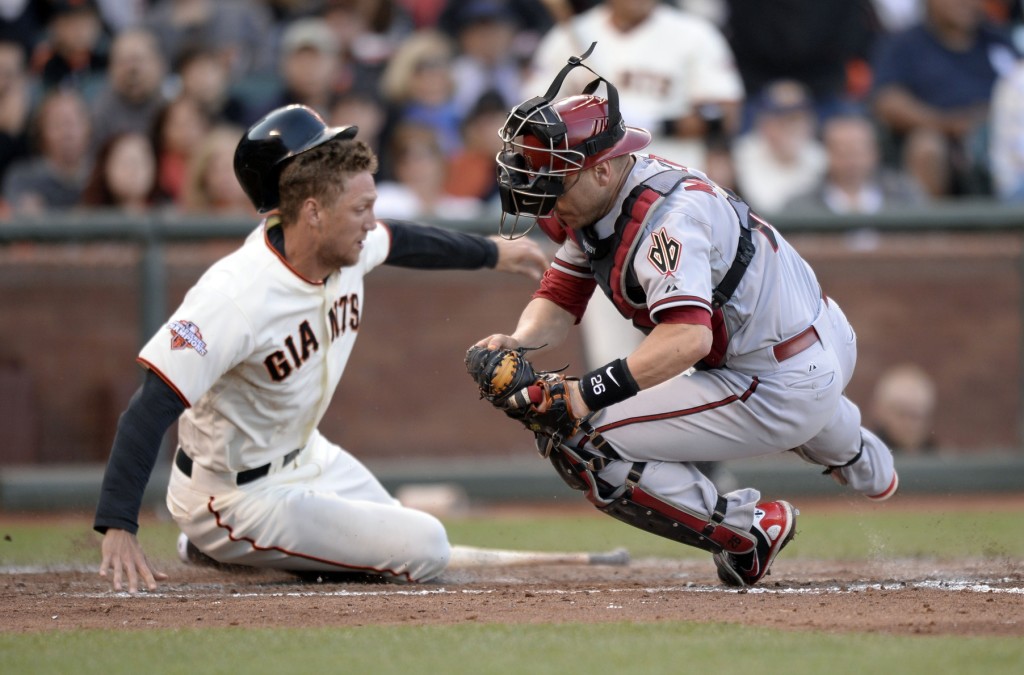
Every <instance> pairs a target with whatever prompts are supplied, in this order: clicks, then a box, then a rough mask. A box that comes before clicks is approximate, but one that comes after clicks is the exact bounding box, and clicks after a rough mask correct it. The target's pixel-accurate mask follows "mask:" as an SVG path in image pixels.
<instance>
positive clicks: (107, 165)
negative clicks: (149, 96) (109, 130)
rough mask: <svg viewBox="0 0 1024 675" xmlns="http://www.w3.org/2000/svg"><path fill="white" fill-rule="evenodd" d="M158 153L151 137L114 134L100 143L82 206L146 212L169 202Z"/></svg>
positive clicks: (128, 132) (137, 134)
mask: <svg viewBox="0 0 1024 675" xmlns="http://www.w3.org/2000/svg"><path fill="white" fill-rule="evenodd" d="M156 175H157V165H156V155H155V154H154V152H153V146H152V144H151V143H150V140H149V137H148V136H146V135H145V134H141V133H138V132H134V131H126V132H122V133H117V134H114V135H113V136H110V137H109V138H107V140H106V141H104V142H103V144H102V145H101V146H100V149H99V152H98V153H97V155H96V162H95V164H94V165H93V168H92V172H91V173H90V174H89V179H88V181H86V184H85V189H84V190H83V191H82V201H81V204H82V206H85V207H89V208H102V209H119V210H122V211H129V212H133V213H142V212H145V211H147V210H149V209H152V208H154V207H158V206H162V205H164V204H165V203H166V200H165V198H164V197H163V195H161V194H160V188H159V186H158V185H157V182H156Z"/></svg>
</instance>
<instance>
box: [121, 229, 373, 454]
mask: <svg viewBox="0 0 1024 675" xmlns="http://www.w3.org/2000/svg"><path fill="white" fill-rule="evenodd" d="M387 232H388V231H387V228H385V227H377V228H376V229H374V230H373V231H371V232H370V233H369V234H368V235H367V237H366V242H365V245H364V248H363V251H362V253H361V255H360V256H359V262H358V263H357V264H355V265H353V266H351V267H345V268H342V269H341V270H340V272H339V273H338V274H332V275H330V276H329V277H328V278H327V279H326V280H310V279H305V278H303V277H302V276H301V275H300V274H298V273H297V272H296V271H295V270H294V269H293V268H292V267H291V266H290V265H289V264H288V262H287V261H286V260H284V258H283V257H282V256H281V255H280V254H279V253H278V252H277V251H276V250H275V249H274V248H273V246H272V245H271V244H270V242H269V241H267V238H266V228H265V226H264V225H261V226H260V227H258V228H257V229H256V230H255V231H253V232H252V233H251V234H250V235H249V236H248V237H247V238H246V240H245V244H244V245H243V246H242V247H241V248H240V249H238V250H237V251H235V252H234V253H232V254H231V255H228V256H227V257H225V258H223V259H222V260H220V261H218V262H217V263H216V264H214V265H213V266H212V267H211V268H210V269H209V270H208V271H207V272H206V273H205V274H204V275H203V276H202V278H200V279H199V281H198V282H197V283H196V284H195V286H194V287H193V288H192V289H191V290H190V291H189V292H188V294H187V295H186V296H185V299H184V300H183V301H182V303H181V306H180V307H178V309H176V310H175V311H174V314H173V315H172V320H171V321H170V322H169V323H168V324H167V326H166V329H165V330H164V331H161V332H158V333H157V334H156V335H154V336H153V338H152V339H150V341H149V343H148V344H146V346H145V347H143V349H142V352H141V354H140V355H139V361H140V362H141V363H142V364H143V365H145V366H146V367H148V368H151V369H152V370H154V371H156V372H157V373H158V374H159V375H160V376H161V377H162V378H163V380H164V381H165V382H167V383H168V384H170V385H171V386H172V387H174V388H175V389H176V390H177V392H178V394H179V395H180V396H181V397H182V398H183V399H184V400H185V401H186V402H187V403H188V404H189V406H190V408H189V409H188V410H187V411H186V412H185V413H184V415H182V417H181V420H180V421H179V431H178V435H179V441H180V444H181V446H182V447H183V448H184V449H185V451H186V453H187V454H188V455H189V456H190V457H191V458H192V459H193V460H195V461H196V462H197V463H198V464H200V465H202V466H204V467H205V468H207V469H210V470H213V471H242V470H244V469H249V468H252V467H255V466H260V465H263V464H266V463H268V462H270V461H271V460H273V459H276V458H279V457H281V456H283V455H285V454H287V453H288V452H290V451H292V450H295V449H296V448H301V447H303V446H304V445H305V444H306V442H307V441H309V439H310V437H311V435H312V432H313V430H314V429H316V427H317V425H318V424H319V422H320V419H321V418H322V417H323V415H324V412H325V410H326V409H327V406H328V405H329V404H330V401H331V397H332V396H333V394H334V389H335V387H336V386H337V384H338V381H339V380H340V379H341V375H342V373H343V372H344V371H345V365H346V364H347V363H348V358H349V355H350V353H351V352H352V347H353V345H354V344H355V339H356V335H357V333H358V331H359V323H360V318H361V314H362V311H363V276H364V275H365V274H366V273H367V272H369V271H370V270H371V269H373V268H374V267H376V266H378V265H380V264H381V263H382V262H383V261H384V258H385V257H386V256H387V252H388V246H389V242H388V234H387Z"/></svg>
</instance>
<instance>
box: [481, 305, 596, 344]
mask: <svg viewBox="0 0 1024 675" xmlns="http://www.w3.org/2000/svg"><path fill="white" fill-rule="evenodd" d="M575 322H576V317H574V316H573V315H572V314H570V313H569V312H567V311H565V310H564V309H562V308H561V307H559V306H558V305H556V304H555V303H553V302H551V301H550V300H546V299H544V298H534V299H533V300H531V301H530V302H529V303H528V304H527V305H526V307H525V308H524V309H523V313H522V314H520V315H519V323H518V324H517V325H516V329H515V331H514V332H513V333H512V334H511V335H505V334H503V333H494V334H493V335H488V336H487V337H485V338H484V339H482V340H479V341H478V342H477V343H476V345H475V346H477V347H486V348H487V349H519V348H520V347H522V346H523V345H533V346H539V345H544V346H545V347H547V346H556V345H560V344H561V343H562V342H563V341H564V340H565V337H566V336H567V335H568V334H569V329H570V328H572V326H573V324H575Z"/></svg>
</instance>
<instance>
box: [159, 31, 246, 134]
mask: <svg viewBox="0 0 1024 675" xmlns="http://www.w3.org/2000/svg"><path fill="white" fill-rule="evenodd" d="M176 71H177V73H178V77H179V78H180V80H181V95H182V96H187V97H188V98H191V99H192V100H193V101H196V102H198V103H199V104H200V105H201V106H202V108H203V110H204V111H205V113H206V115H207V116H208V117H209V118H210V119H211V120H215V121H218V122H226V123H229V124H237V125H242V124H244V123H245V120H246V114H247V113H246V109H245V103H244V102H243V101H242V99H241V98H240V97H238V96H236V95H234V94H233V93H232V92H231V89H230V69H229V68H228V64H227V61H226V59H225V58H224V57H223V56H222V55H220V54H219V53H217V52H216V51H214V50H212V49H202V48H198V49H191V50H188V51H186V52H185V53H184V54H182V56H181V59H180V60H179V61H178V65H177V68H176Z"/></svg>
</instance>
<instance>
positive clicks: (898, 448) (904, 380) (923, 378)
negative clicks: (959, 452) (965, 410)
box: [869, 363, 937, 454]
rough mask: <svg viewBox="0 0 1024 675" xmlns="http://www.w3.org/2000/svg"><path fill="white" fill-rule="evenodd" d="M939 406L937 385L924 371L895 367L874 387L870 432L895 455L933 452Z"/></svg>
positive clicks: (913, 366) (918, 368) (906, 366)
mask: <svg viewBox="0 0 1024 675" xmlns="http://www.w3.org/2000/svg"><path fill="white" fill-rule="evenodd" d="M936 404H937V394H936V388H935V382H934V381H933V380H932V378H931V376H929V375H928V373H927V372H926V371H925V370H924V369H923V368H921V367H920V366H917V365H915V364H912V363H904V364H900V365H897V366H894V367H893V368H891V369H889V370H888V371H887V372H885V373H884V374H883V375H882V377H880V378H879V379H878V382H877V383H876V385H875V390H874V392H873V394H872V399H871V406H870V410H871V418H872V421H871V426H869V428H870V429H871V430H872V431H873V432H875V434H877V435H878V437H879V438H881V439H882V440H883V441H884V442H885V443H886V445H888V446H889V447H890V448H892V450H893V452H895V453H898V454H912V453H925V452H933V451H934V450H935V449H936V442H935V434H934V428H933V423H934V418H935V408H936Z"/></svg>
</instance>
